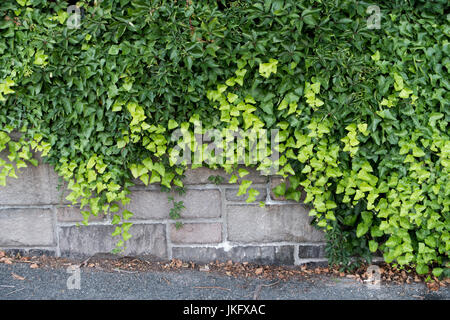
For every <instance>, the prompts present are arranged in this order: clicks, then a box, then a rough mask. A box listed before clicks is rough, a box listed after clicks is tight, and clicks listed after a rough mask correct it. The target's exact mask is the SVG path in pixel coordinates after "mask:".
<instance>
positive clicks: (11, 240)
mask: <svg viewBox="0 0 450 320" xmlns="http://www.w3.org/2000/svg"><path fill="white" fill-rule="evenodd" d="M54 244H55V241H54V237H53V213H52V210H50V209H32V208H30V209H3V210H0V247H19V248H20V247H31V246H35V247H48V246H53V245H54Z"/></svg>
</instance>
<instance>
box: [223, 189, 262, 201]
mask: <svg viewBox="0 0 450 320" xmlns="http://www.w3.org/2000/svg"><path fill="white" fill-rule="evenodd" d="M254 189H256V190H258V191H259V195H257V196H256V199H255V201H263V200H265V199H266V195H267V191H266V188H265V187H261V188H254ZM237 193H238V189H235V188H227V189H226V190H225V198H226V199H227V200H228V201H245V200H247V198H248V194H245V195H242V196H238V195H237Z"/></svg>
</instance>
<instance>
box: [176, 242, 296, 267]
mask: <svg viewBox="0 0 450 320" xmlns="http://www.w3.org/2000/svg"><path fill="white" fill-rule="evenodd" d="M172 256H173V258H176V259H180V260H183V261H193V262H197V263H209V262H212V261H215V260H218V261H221V262H223V261H228V260H232V261H233V262H251V263H258V264H271V265H293V264H294V247H293V246H289V245H285V246H263V247H258V246H238V247H233V248H231V249H230V250H229V251H225V250H224V249H223V248H214V247H196V248H195V247H194V248H193V247H174V248H172Z"/></svg>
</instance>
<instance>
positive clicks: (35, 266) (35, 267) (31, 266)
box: [30, 263, 39, 269]
mask: <svg viewBox="0 0 450 320" xmlns="http://www.w3.org/2000/svg"><path fill="white" fill-rule="evenodd" d="M30 268H31V269H37V268H39V266H38V264H37V263H33V264H31V265H30Z"/></svg>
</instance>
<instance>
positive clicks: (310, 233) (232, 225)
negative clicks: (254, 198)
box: [227, 204, 323, 243]
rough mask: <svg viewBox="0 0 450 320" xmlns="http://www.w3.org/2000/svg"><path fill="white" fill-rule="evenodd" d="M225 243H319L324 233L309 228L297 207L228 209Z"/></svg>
mask: <svg viewBox="0 0 450 320" xmlns="http://www.w3.org/2000/svg"><path fill="white" fill-rule="evenodd" d="M227 216H228V240H230V241H237V242H243V243H248V242H263V243H264V242H276V241H292V242H318V241H323V233H322V232H320V231H318V230H317V229H315V228H314V227H313V226H312V225H310V221H311V218H310V217H308V211H307V209H306V208H305V207H304V206H302V205H300V204H282V205H266V207H265V208H260V207H259V206H248V205H247V206H245V205H228V206H227Z"/></svg>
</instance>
